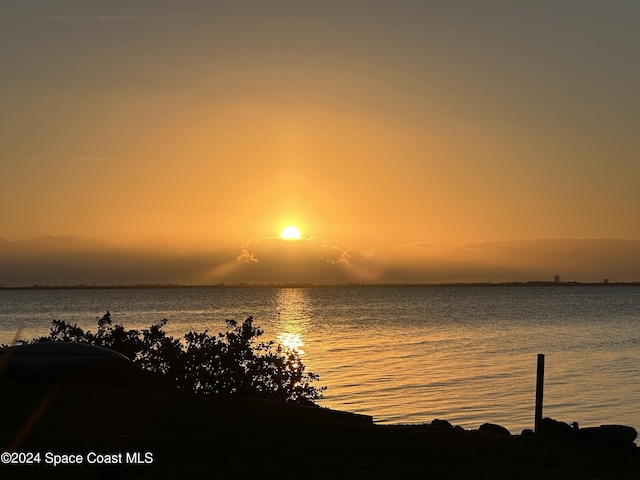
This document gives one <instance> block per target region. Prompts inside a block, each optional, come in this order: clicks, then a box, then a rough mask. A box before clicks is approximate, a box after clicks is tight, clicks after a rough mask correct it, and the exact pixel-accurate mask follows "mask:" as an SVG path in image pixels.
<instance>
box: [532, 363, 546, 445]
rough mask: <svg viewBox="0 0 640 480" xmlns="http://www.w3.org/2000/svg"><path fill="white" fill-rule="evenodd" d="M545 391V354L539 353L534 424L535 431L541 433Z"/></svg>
mask: <svg viewBox="0 0 640 480" xmlns="http://www.w3.org/2000/svg"><path fill="white" fill-rule="evenodd" d="M543 393H544V354H543V353H539V354H538V370H537V376H536V418H535V424H534V427H533V428H534V432H535V433H539V428H540V423H541V422H542V397H543Z"/></svg>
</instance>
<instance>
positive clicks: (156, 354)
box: [33, 312, 326, 404]
mask: <svg viewBox="0 0 640 480" xmlns="http://www.w3.org/2000/svg"><path fill="white" fill-rule="evenodd" d="M97 321H98V329H97V331H96V333H95V334H94V333H92V332H91V331H89V330H87V331H86V332H85V331H84V330H83V329H82V328H80V327H78V326H77V325H75V324H74V325H71V324H69V323H67V322H65V321H63V320H54V321H53V322H52V326H51V330H50V332H49V335H48V336H46V337H40V338H36V339H33V342H60V341H65V342H82V343H89V344H92V345H97V346H100V347H106V348H110V349H112V350H115V351H117V352H120V353H122V354H123V355H125V356H127V357H128V358H130V359H131V360H132V361H133V362H134V363H135V364H136V365H138V366H140V367H141V368H142V369H144V370H147V371H150V372H153V373H157V374H161V375H163V376H166V377H167V378H169V379H170V380H171V381H172V382H174V383H175V385H176V386H177V387H178V388H180V389H184V390H190V391H193V392H196V393H209V394H227V395H230V394H238V395H261V396H266V397H268V398H273V399H277V400H283V401H288V402H295V403H307V404H311V403H313V402H314V401H315V400H318V399H320V398H322V392H323V391H324V390H325V388H326V387H316V386H314V385H312V383H313V382H315V381H316V380H318V379H319V376H318V375H316V374H314V373H311V372H305V366H304V365H303V363H302V361H301V359H300V355H299V353H298V352H297V351H296V350H292V349H285V348H283V347H282V346H281V345H276V344H275V343H274V342H273V341H269V342H257V339H258V338H259V337H260V336H261V335H262V334H263V331H262V330H261V329H260V328H258V327H255V326H254V325H253V317H249V318H247V319H246V320H245V321H244V322H242V323H241V324H238V323H237V322H236V321H235V320H227V321H226V323H227V330H226V332H223V333H218V334H217V335H210V334H209V333H208V332H207V331H204V332H201V333H197V332H189V333H187V334H186V335H185V336H184V342H181V341H180V340H179V339H175V338H173V337H171V336H168V335H167V334H166V333H165V332H164V331H163V329H162V328H163V327H164V325H165V324H166V323H167V320H166V319H165V320H162V321H161V322H160V323H157V324H154V325H151V326H150V327H149V328H147V329H143V330H141V331H138V330H133V329H131V330H125V328H124V327H123V326H122V325H112V321H111V314H110V313H109V312H107V313H106V314H105V315H104V316H102V317H101V318H98V319H97Z"/></svg>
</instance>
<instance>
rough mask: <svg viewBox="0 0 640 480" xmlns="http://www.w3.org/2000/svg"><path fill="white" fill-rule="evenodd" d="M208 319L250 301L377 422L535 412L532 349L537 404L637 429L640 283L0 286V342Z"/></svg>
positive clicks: (181, 325) (348, 406)
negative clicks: (55, 330) (99, 320)
mask: <svg viewBox="0 0 640 480" xmlns="http://www.w3.org/2000/svg"><path fill="white" fill-rule="evenodd" d="M107 310H109V311H111V313H112V318H113V320H114V322H116V323H122V324H124V325H125V327H127V328H144V327H147V326H149V325H150V324H151V323H154V322H157V321H159V320H162V319H163V318H167V319H168V320H169V323H168V325H167V327H166V328H165V330H167V331H168V332H169V333H170V334H172V335H175V336H182V334H184V333H185V332H187V331H189V330H198V331H201V330H205V329H208V330H209V331H213V332H217V331H220V330H221V329H222V328H224V320H225V319H227V318H235V319H237V320H243V319H244V318H246V317H247V316H249V315H252V316H253V317H254V318H255V319H256V324H258V325H259V326H261V327H262V328H264V330H265V331H266V333H265V337H266V338H275V339H277V340H278V341H279V342H281V343H284V344H286V345H289V346H293V347H296V348H298V349H299V350H301V351H302V352H304V353H303V355H304V356H303V359H304V362H305V364H306V365H307V368H308V369H309V370H310V371H313V372H315V373H319V374H320V376H321V380H320V384H323V385H327V386H328V390H327V392H326V399H325V400H323V401H322V402H321V404H322V405H324V406H328V407H331V408H337V409H343V410H349V411H353V412H359V413H365V414H369V415H373V417H374V419H375V420H376V421H377V422H381V423H420V422H429V421H431V420H433V419H434V418H445V419H448V420H449V421H451V422H452V423H454V424H459V425H462V426H463V427H465V428H477V427H478V426H479V425H480V424H482V423H484V422H494V423H499V424H502V425H504V426H506V427H507V428H509V429H510V430H511V431H512V432H519V431H520V430H522V429H523V428H530V427H532V425H533V410H534V398H535V375H536V372H535V369H536V354H537V353H545V354H546V382H545V410H544V414H545V416H551V417H554V418H557V419H560V420H563V421H567V422H573V421H578V422H579V423H580V424H581V425H582V426H593V425H600V424H604V423H622V424H626V425H632V426H634V427H635V428H637V429H639V430H640V375H639V374H640V328H639V327H640V287H631V286H628V287H620V286H601V287H586V286H571V287H315V288H233V287H229V288H212V289H206V288H197V289H155V290H154V289H151V290H42V291H0V343H10V342H11V340H12V338H13V337H14V336H15V335H16V332H18V331H19V332H20V337H21V338H32V337H33V336H37V335H45V334H46V333H47V332H48V328H49V325H50V322H51V320H53V319H62V320H66V321H68V322H74V323H78V324H79V325H81V326H83V327H85V328H87V327H88V328H91V329H94V330H95V318H96V317H99V316H102V315H103V314H104V312H106V311H107Z"/></svg>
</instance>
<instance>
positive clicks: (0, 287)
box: [0, 280, 640, 290]
mask: <svg viewBox="0 0 640 480" xmlns="http://www.w3.org/2000/svg"><path fill="white" fill-rule="evenodd" d="M576 286H579V287H621V286H622V287H637V286H640V281H638V282H553V281H551V282H549V281H533V280H532V281H527V282H500V283H492V282H468V283H465V282H460V283H353V282H347V283H336V284H316V283H234V284H226V283H219V284H214V285H182V284H172V283H164V284H160V283H153V284H146V283H145V284H134V285H85V284H78V285H30V286H4V285H0V290H136V289H180V288H182V289H195V288H211V289H215V288H381V287H406V288H415V287H430V288H439V287H576Z"/></svg>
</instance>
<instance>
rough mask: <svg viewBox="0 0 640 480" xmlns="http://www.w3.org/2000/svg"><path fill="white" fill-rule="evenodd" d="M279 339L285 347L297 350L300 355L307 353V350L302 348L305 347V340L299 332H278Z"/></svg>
mask: <svg viewBox="0 0 640 480" xmlns="http://www.w3.org/2000/svg"><path fill="white" fill-rule="evenodd" d="M277 340H278V343H280V344H281V345H282V346H283V347H286V348H290V349H291V350H295V351H296V352H298V353H299V354H300V355H304V354H305V351H304V350H303V349H302V347H304V342H303V341H302V336H301V335H300V334H299V333H296V332H282V333H279V334H278V338H277Z"/></svg>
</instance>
